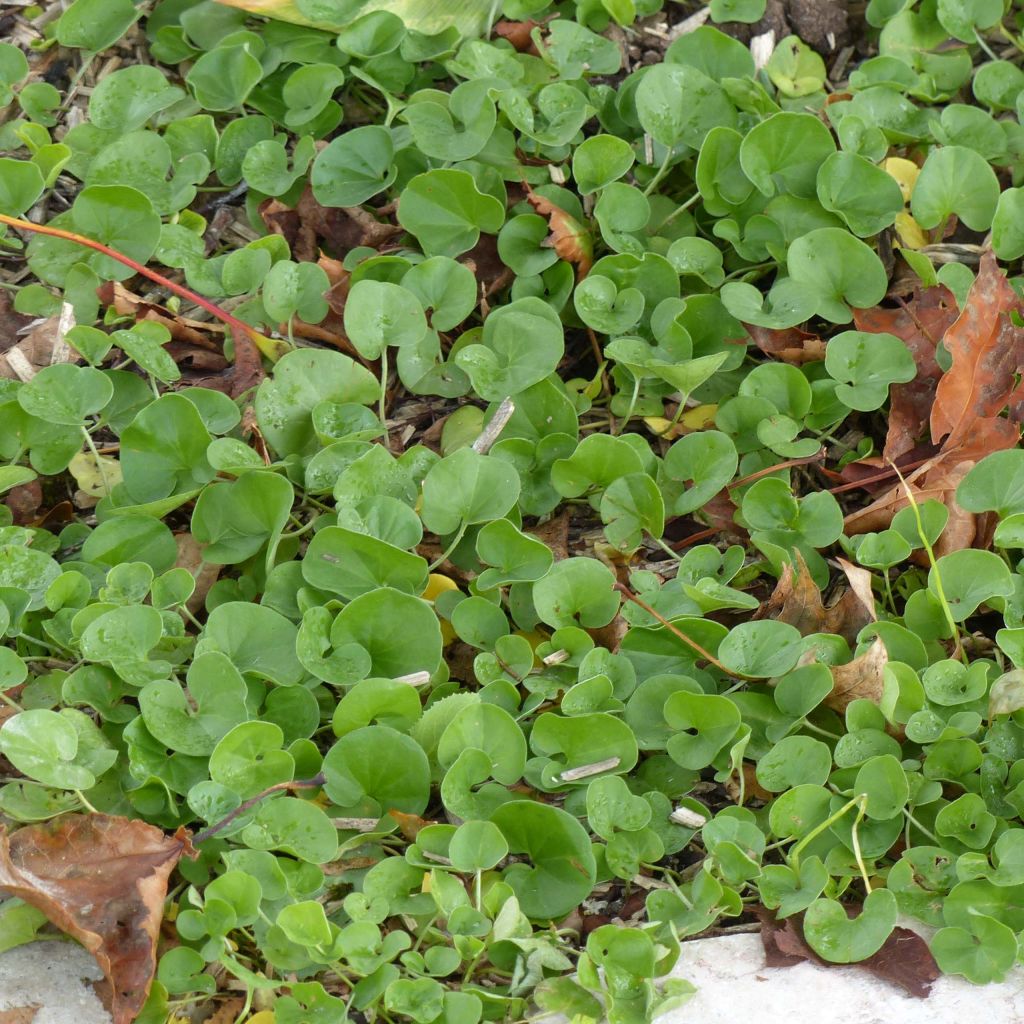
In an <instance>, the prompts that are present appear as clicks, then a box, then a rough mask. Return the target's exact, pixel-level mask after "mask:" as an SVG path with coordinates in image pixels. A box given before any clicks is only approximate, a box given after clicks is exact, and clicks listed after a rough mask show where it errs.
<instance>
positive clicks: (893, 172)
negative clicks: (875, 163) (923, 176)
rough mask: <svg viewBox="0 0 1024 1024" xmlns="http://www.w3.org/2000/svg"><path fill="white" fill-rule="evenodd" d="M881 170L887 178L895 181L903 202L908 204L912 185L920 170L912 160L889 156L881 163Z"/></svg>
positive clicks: (912, 188)
mask: <svg viewBox="0 0 1024 1024" xmlns="http://www.w3.org/2000/svg"><path fill="white" fill-rule="evenodd" d="M882 170H883V171H885V173H886V174H888V175H889V177H891V178H893V179H895V181H896V184H897V185H899V187H900V191H901V192H902V193H903V202H905V203H909V202H910V193H911V192H913V191H914V183H915V182H916V181H917V176H918V175H919V174H920V173H921V168H920V167H918V166H917V164H915V163H914V161H913V160H907V159H905V158H904V157H902V156H891V157H889V158H888V159H887V160H883V161H882Z"/></svg>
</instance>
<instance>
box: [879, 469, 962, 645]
mask: <svg viewBox="0 0 1024 1024" xmlns="http://www.w3.org/2000/svg"><path fill="white" fill-rule="evenodd" d="M891 465H892V468H893V469H894V470H895V472H896V476H898V477H899V480H900V483H901V484H903V490H905V491H906V492H907V501H908V502H909V503H910V507H911V509H913V511H914V522H915V523H916V524H917V535H918V537H920V538H921V543H922V545H923V546H924V550H925V553H926V554H927V555H928V563H929V565H931V568H932V572H933V573H935V592H936V596H937V597H938V599H939V603H940V604H941V605H942V613H943V615H944V616H945V618H946V625H948V626H949V629H950V632H951V634H952V636H953V643H954V644H955V645H956V650H957V652H958V653H959V655H960V660H961V661H962V662H963V663H964V664H965V665H966V664H968V660H967V652H966V651H965V650H964V648H963V644H962V643H961V642H960V630H959V629H958V628H957V624H956V620H955V619H954V618H953V612H952V609H951V608H950V607H949V601H948V599H947V598H946V591H945V588H944V587H943V585H942V574H941V573H940V572H939V566H938V563H937V561H936V558H935V551H934V550H933V549H932V544H931V541H930V540H929V539H928V534H927V533H926V532H925V528H924V522H923V521H922V519H921V507H920V506H919V505H918V503H917V499H916V498H915V497H914V494H913V492H912V491H911V490H910V488H909V487H908V486H907V481H906V480H904V479H903V474H902V473H900V471H899V470H898V469H897V468H896V464H895V463H891Z"/></svg>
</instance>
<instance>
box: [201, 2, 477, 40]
mask: <svg viewBox="0 0 1024 1024" xmlns="http://www.w3.org/2000/svg"><path fill="white" fill-rule="evenodd" d="M217 2H218V3H222V4H226V5H227V6H228V7H238V8H241V9H242V10H243V11H248V12H249V13H250V14H258V15H260V16H261V17H263V18H276V19H278V20H279V21H289V22H291V23H293V24H295V25H308V26H309V27H310V28H318V29H322V30H323V31H326V32H332V33H335V34H336V33H338V32H340V31H341V30H342V29H343V28H345V27H346V25H347V24H349V23H350V22H351V12H352V10H353V9H355V10H358V9H359V8H361V7H362V6H363V4H359V5H358V6H357V7H355V8H353V7H352V6H350V5H348V4H345V5H341V4H336V3H329V4H305V3H300V2H298V0H217ZM370 9H371V10H378V11H379V10H384V11H388V12H390V13H391V14H394V15H397V16H398V17H399V18H401V20H402V21H403V22H404V24H405V27H406V28H407V29H414V30H415V31H417V32H422V33H424V34H425V35H437V34H438V33H440V32H443V31H445V29H447V28H450V27H452V26H456V27H457V28H458V29H459V31H460V32H461V33H462V34H463V36H465V37H466V38H467V39H472V38H473V37H474V36H476V35H478V34H479V33H481V32H482V31H484V27H485V26H486V24H487V20H488V18H489V17H490V16H491V12H492V10H493V9H494V7H493V3H492V0H445V2H444V3H424V0H376V2H375V3H373V4H372V5H370Z"/></svg>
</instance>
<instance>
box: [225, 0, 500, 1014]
mask: <svg viewBox="0 0 1024 1024" xmlns="http://www.w3.org/2000/svg"><path fill="white" fill-rule="evenodd" d="M217 2H218V3H222V4H224V5H225V6H227V7H238V8H241V9H242V10H243V11H248V12H249V13H250V14H259V15H262V16H263V17H264V18H275V19H277V20H278V21H290V22H291V23H292V24H293V25H308V26H310V27H311V28H319V29H323V30H324V31H325V32H340V31H341V30H342V29H343V28H345V27H346V23H347V22H348V21H349V20H351V19H350V18H346V17H345V16H344V15H341V14H340V13H339V17H338V18H337V19H336V20H333V21H332V20H329V19H324V18H309V17H306V16H305V15H304V14H303V13H302V11H301V8H302V7H304V6H306V5H304V4H299V3H297V2H296V0H217ZM342 6H347V5H342ZM493 6H494V5H493V3H492V2H491V0H366V2H365V3H364V4H363V5H362V6H361V7H359V13H360V14H368V13H369V12H370V11H389V12H390V13H391V14H397V15H398V17H400V18H401V19H402V21H403V22H404V23H405V27H406V28H409V29H414V30H415V31H417V32H423V33H425V34H427V35H436V34H437V33H439V32H443V31H444V30H445V29H447V28H451V27H452V26H453V25H454V26H455V28H457V29H458V30H459V31H460V32H461V33H463V34H464V35H466V36H475V35H479V34H480V32H481V31H482V30H483V29H484V26H485V24H486V22H487V19H488V18H489V17H490V15H491V10H492V8H493ZM320 9H321V10H324V11H326V9H327V5H326V4H324V5H322V6H321V8H320ZM260 1024H263V1022H262V1021H261V1022H260Z"/></svg>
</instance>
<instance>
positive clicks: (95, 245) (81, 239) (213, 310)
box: [0, 213, 292, 363]
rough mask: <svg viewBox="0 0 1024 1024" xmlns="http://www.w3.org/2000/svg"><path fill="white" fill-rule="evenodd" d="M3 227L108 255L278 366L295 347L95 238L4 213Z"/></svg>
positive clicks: (2, 216)
mask: <svg viewBox="0 0 1024 1024" xmlns="http://www.w3.org/2000/svg"><path fill="white" fill-rule="evenodd" d="M0 224H7V225H9V226H10V227H12V228H18V229H19V230H20V231H29V232H31V233H32V234H36V235H50V236H51V237H52V238H62V239H64V241H66V242H74V243H75V244H76V245H81V246H84V247H85V248H87V249H93V250H95V251H96V252H101V253H103V255H104V256H109V257H110V258H111V259H113V260H116V261H117V262H118V263H121V264H123V265H124V266H126V267H130V268H131V269H132V270H134V271H135V273H136V274H141V275H142V276H143V277H148V278H149V279H150V281H153V282H155V283H156V284H158V285H160V286H161V287H163V288H166V289H167V290H168V291H170V292H173V293H174V294H175V295H177V296H178V297H179V298H182V299H185V300H186V301H188V302H192V303H195V305H197V306H199V307H200V308H202V309H205V310H206V312H207V313H210V314H211V315H212V316H215V317H216V318H217V319H218V320H220V321H221V322H222V323H225V324H227V325H228V326H229V327H233V328H234V329H235V330H237V331H242V332H243V333H244V334H246V335H248V336H249V337H250V338H252V340H253V342H254V343H255V344H256V347H257V348H258V349H259V350H260V352H262V353H263V355H265V356H266V357H267V358H268V359H269V360H270V361H271V362H275V363H276V362H277V360H278V359H280V358H281V356H283V355H284V354H285V353H286V352H289V351H290V350H291V347H292V346H291V345H289V344H288V343H287V342H286V341H276V340H274V339H272V338H268V337H267V336H266V335H264V334H260V332H259V331H257V330H256V329H255V328H254V327H252V326H251V325H250V324H247V323H245V321H244V320H239V319H238V317H236V316H232V315H231V314H230V313H229V312H228V311H227V310H226V309H221V307H220V306H218V305H216V304H215V303H213V302H210V301H209V299H204V298H203V297H202V296H201V295H197V294H196V293H195V292H194V291H192V290H191V289H190V288H186V287H185V286H184V285H180V284H175V282H174V281H172V280H171V279H170V278H167V277H164V275H163V274H160V273H157V271H155V270H150V268H149V267H147V266H145V265H143V264H142V263H139V262H137V261H136V260H133V259H132V258H131V257H130V256H125V254H124V253H123V252H118V251H117V250H116V249H111V248H110V246H109V245H104V244H103V243H102V242H97V241H95V240H93V239H92V238H86V237H85V235H78V234H75V232H74V231H64V230H63V229H62V228H52V227H50V226H49V225H46V224H33V223H32V222H31V221H28V220H21V219H20V218H19V217H9V216H8V215H7V214H5V213H0Z"/></svg>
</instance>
